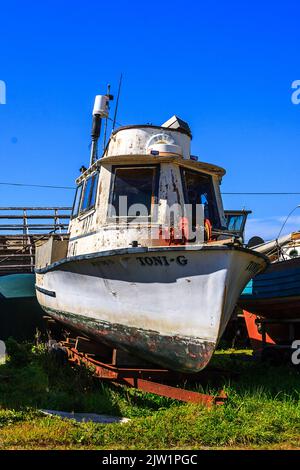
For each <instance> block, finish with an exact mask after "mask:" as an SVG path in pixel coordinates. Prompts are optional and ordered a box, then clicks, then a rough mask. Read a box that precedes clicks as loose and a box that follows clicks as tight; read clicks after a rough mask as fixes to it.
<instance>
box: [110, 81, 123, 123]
mask: <svg viewBox="0 0 300 470" xmlns="http://www.w3.org/2000/svg"><path fill="white" fill-rule="evenodd" d="M122 78H123V74H122V73H121V75H120V80H119V88H118V95H117V101H116V107H115V114H114V120H113V125H112V130H114V128H115V125H116V120H117V113H118V107H119V98H120V92H121V85H122Z"/></svg>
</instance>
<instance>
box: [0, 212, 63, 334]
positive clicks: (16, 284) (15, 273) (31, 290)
mask: <svg viewBox="0 0 300 470" xmlns="http://www.w3.org/2000/svg"><path fill="white" fill-rule="evenodd" d="M69 217H70V208H58V207H0V311H1V315H0V335H1V336H0V339H1V340H5V339H7V338H8V337H10V336H12V337H14V338H15V339H17V340H20V341H22V340H29V339H32V338H33V337H34V335H35V333H36V329H37V328H38V329H39V330H43V327H44V322H43V320H42V316H43V311H42V309H41V308H40V306H39V304H38V303H37V300H36V293H35V273H34V265H35V243H37V242H38V241H39V240H45V239H47V238H48V237H49V236H50V235H49V232H51V234H53V233H60V234H62V233H63V232H65V231H66V229H67V227H68V223H66V222H68V219H69Z"/></svg>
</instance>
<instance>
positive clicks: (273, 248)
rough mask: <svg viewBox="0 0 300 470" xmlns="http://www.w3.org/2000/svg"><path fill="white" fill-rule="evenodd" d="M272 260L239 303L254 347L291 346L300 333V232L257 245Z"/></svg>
mask: <svg viewBox="0 0 300 470" xmlns="http://www.w3.org/2000/svg"><path fill="white" fill-rule="evenodd" d="M257 249H258V250H260V251H261V252H265V253H266V254H268V256H269V258H270V260H271V261H272V263H271V264H270V265H269V266H268V268H267V269H266V270H265V272H264V273H262V274H258V275H257V276H255V277H254V278H253V279H252V280H251V281H250V282H249V283H248V285H247V286H246V288H245V289H244V291H243V293H242V295H241V298H240V301H239V305H240V306H241V307H242V308H243V309H244V316H245V320H246V325H247V329H248V334H249V337H250V339H251V341H252V345H253V347H254V349H255V350H256V351H257V352H258V353H261V352H262V350H263V349H264V347H265V346H267V345H269V346H270V345H278V346H284V345H286V346H288V347H290V345H291V343H292V341H293V340H294V339H296V338H299V335H300V233H299V232H295V233H292V234H289V235H288V236H285V237H283V239H282V240H281V241H279V242H278V241H275V242H269V243H267V244H264V245H261V246H259V247H257Z"/></svg>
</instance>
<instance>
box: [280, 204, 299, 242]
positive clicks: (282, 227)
mask: <svg viewBox="0 0 300 470" xmlns="http://www.w3.org/2000/svg"><path fill="white" fill-rule="evenodd" d="M299 207H300V204H298V205H297V206H296V207H294V209H293V210H291V212H290V213H289V214H288V216H287V217H286V219H285V220H284V222H283V224H282V226H281V229H280V231H279V233H278V235H277V238H276V240H278V238H279V237H280V235H281V232H282V230H283V229H284V227H285V224H286V223H287V221H288V219H289V218H290V216H291V215H292V213H293V212H295V210H296V209H299Z"/></svg>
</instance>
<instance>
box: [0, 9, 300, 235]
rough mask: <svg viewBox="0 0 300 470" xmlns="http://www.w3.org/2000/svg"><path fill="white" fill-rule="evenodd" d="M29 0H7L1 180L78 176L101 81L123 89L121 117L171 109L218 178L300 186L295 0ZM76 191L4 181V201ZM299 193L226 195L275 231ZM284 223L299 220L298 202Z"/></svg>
mask: <svg viewBox="0 0 300 470" xmlns="http://www.w3.org/2000/svg"><path fill="white" fill-rule="evenodd" d="M280 3H281V5H279V2H277V3H275V2H271V1H270V2H269V1H264V2H261V1H258V0H252V1H243V2H240V1H239V2H237V1H230V0H229V1H226V2H225V1H215V2H204V1H189V0H187V1H185V2H182V1H177V0H174V1H172V2H170V1H165V2H162V1H160V2H158V1H151V2H147V3H146V2H137V1H128V2H121V1H114V2H107V1H106V2H102V1H101V0H98V1H92V0H90V1H88V0H87V1H85V2H81V1H77V2H71V1H65V2H61V1H60V2H58V1H57V0H53V1H51V2H50V1H47V0H46V1H44V2H39V3H38V2H36V1H27V2H20V1H14V0H11V1H10V2H5V3H2V4H1V28H0V51H1V55H0V58H1V62H0V65H1V66H0V80H4V81H5V83H6V86H7V102H6V104H5V105H0V159H1V169H2V171H1V176H0V182H17V183H28V184H46V185H48V184H50V185H51V184H53V185H61V186H72V185H73V184H74V179H75V178H76V176H77V175H78V169H79V168H80V166H81V165H82V164H87V163H88V159H89V142H90V127H91V110H92V106H93V100H94V95H96V94H99V93H103V92H105V91H106V85H107V83H108V82H109V83H110V84H111V86H112V92H113V93H115V94H116V91H117V84H118V79H119V75H120V73H121V72H122V73H123V77H124V78H123V89H122V94H121V99H120V107H119V115H118V120H119V121H120V122H121V123H122V124H134V123H144V122H151V123H153V124H160V123H162V122H164V121H165V120H167V119H168V118H169V117H170V116H171V115H173V114H177V115H179V116H180V117H182V118H183V119H185V120H187V121H188V122H189V124H190V126H191V129H192V132H193V141H192V150H193V153H194V154H197V155H199V157H200V159H202V160H204V161H208V162H212V163H216V164H218V165H221V166H223V167H225V168H226V170H227V175H226V176H225V178H224V180H223V184H222V191H223V192H255V191H257V192H264V191H271V192H278V191H279V192H280V191H282V192H289V191H290V192H300V186H299V170H300V158H299V150H300V125H299V124H300V105H295V104H293V103H292V101H291V95H292V89H291V84H292V82H293V81H294V80H297V79H300V70H299V39H300V32H299V13H300V4H299V2H296V1H289V0H287V1H285V2H280ZM72 199H73V192H72V191H68V190H58V189H51V190H50V189H36V188H25V187H24V188H19V187H10V186H4V185H0V205H1V206H13V205H56V204H57V205H66V204H67V205H69V204H71V202H72ZM299 203H300V195H298V196H249V195H238V196H237V195H235V196H225V195H224V205H225V207H227V208H243V207H245V208H247V209H252V211H253V214H252V216H251V219H250V221H249V225H248V236H250V235H252V234H254V233H255V234H259V235H261V236H263V237H265V238H272V237H273V236H276V235H277V233H278V232H279V229H280V226H281V224H282V220H283V218H284V217H285V215H286V214H287V213H288V212H290V210H291V209H293V207H295V206H296V205H297V204H299ZM289 222H290V223H288V224H287V230H296V229H299V228H300V209H299V210H298V211H296V212H295V213H294V214H293V217H292V218H291V219H290V221H289Z"/></svg>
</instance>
